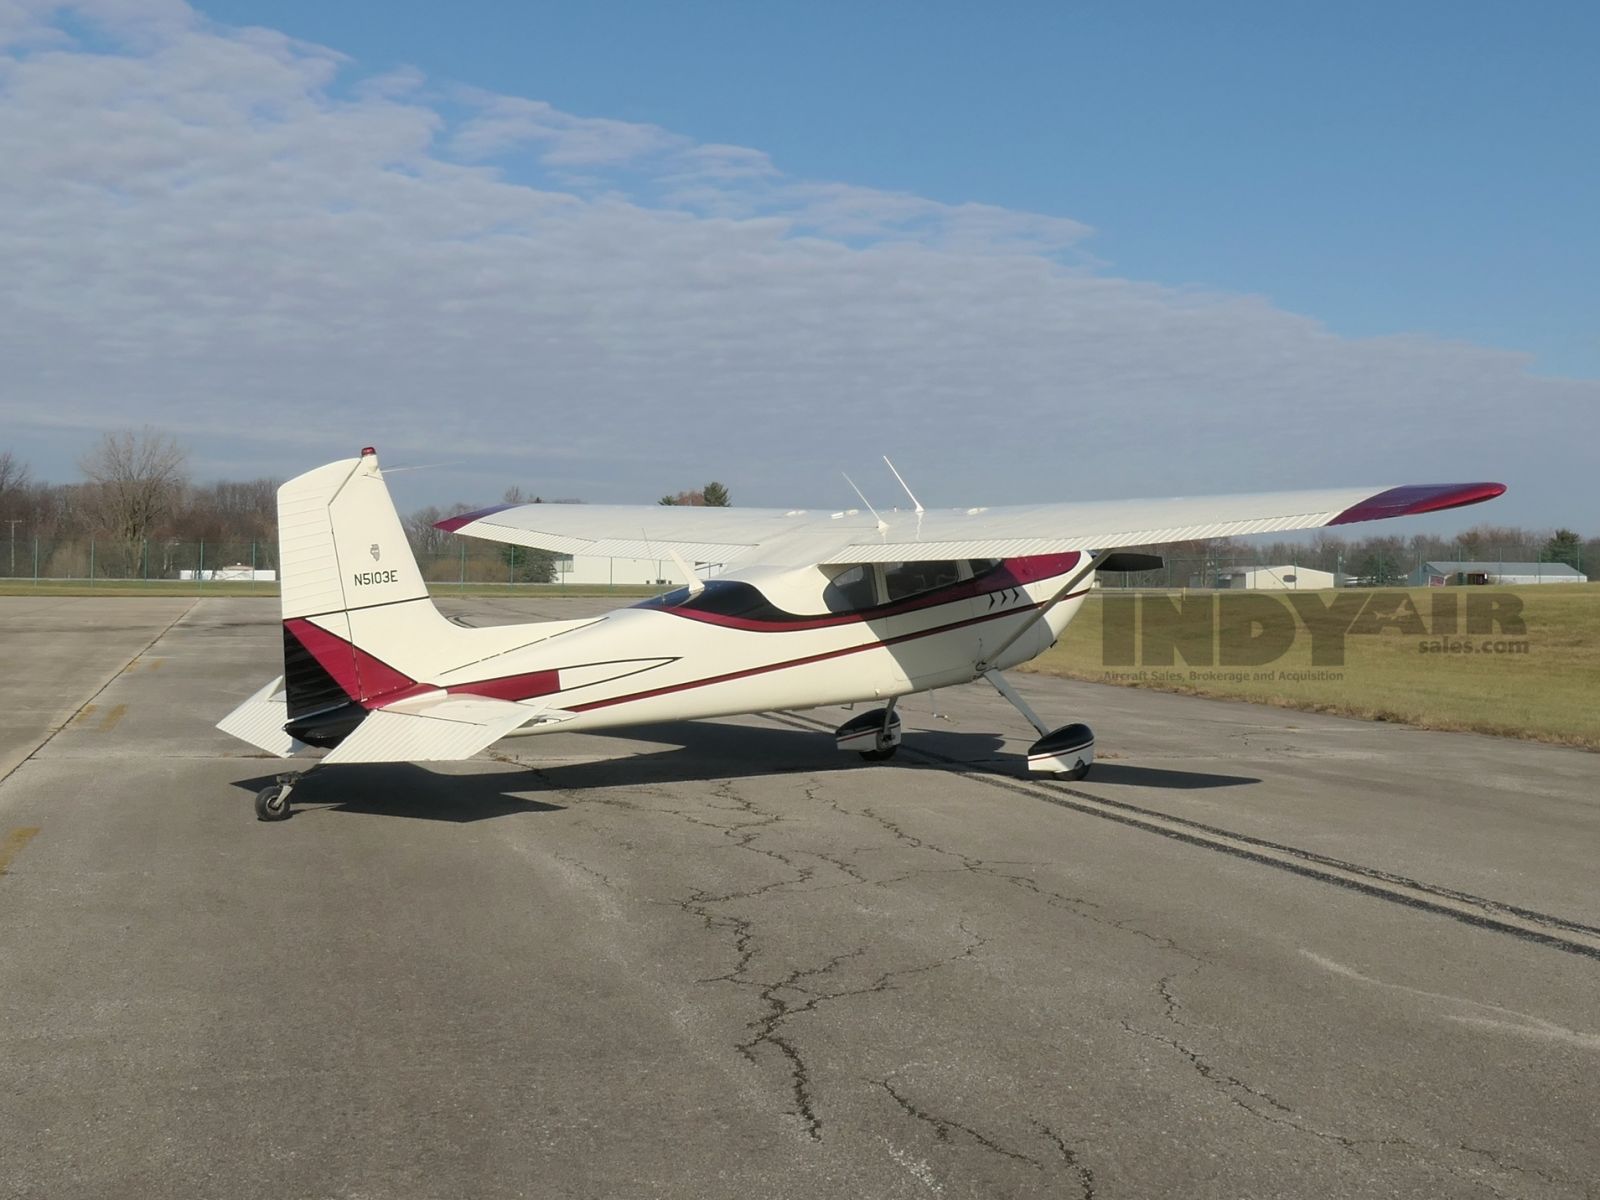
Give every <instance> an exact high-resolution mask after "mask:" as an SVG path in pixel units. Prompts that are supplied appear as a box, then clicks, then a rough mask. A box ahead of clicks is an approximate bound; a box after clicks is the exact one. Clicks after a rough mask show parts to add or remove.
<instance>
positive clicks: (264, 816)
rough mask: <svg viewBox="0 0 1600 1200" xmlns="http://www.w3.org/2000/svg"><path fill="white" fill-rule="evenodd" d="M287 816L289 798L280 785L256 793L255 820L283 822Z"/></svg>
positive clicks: (276, 784)
mask: <svg viewBox="0 0 1600 1200" xmlns="http://www.w3.org/2000/svg"><path fill="white" fill-rule="evenodd" d="M288 816H289V797H288V795H287V793H286V792H285V791H284V787H283V785H282V784H281V783H275V784H273V785H272V786H271V787H264V788H262V789H261V790H260V791H259V792H257V793H256V820H258V821H283V820H287V819H288Z"/></svg>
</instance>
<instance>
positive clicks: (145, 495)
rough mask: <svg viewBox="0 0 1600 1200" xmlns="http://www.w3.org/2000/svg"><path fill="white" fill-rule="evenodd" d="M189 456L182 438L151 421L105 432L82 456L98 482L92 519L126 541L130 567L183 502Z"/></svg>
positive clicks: (91, 478) (82, 465)
mask: <svg viewBox="0 0 1600 1200" xmlns="http://www.w3.org/2000/svg"><path fill="white" fill-rule="evenodd" d="M187 457H188V455H187V453H186V452H185V451H184V449H183V447H182V446H180V445H178V442H177V439H175V438H173V437H172V436H171V435H170V434H165V433H161V432H160V431H159V430H155V429H152V428H150V427H149V426H148V425H147V426H145V427H144V428H143V429H141V430H137V431H136V430H132V429H124V430H119V431H118V432H116V433H108V434H106V435H104V436H103V437H102V438H101V439H100V442H99V444H98V445H97V446H95V447H94V449H92V450H90V451H89V453H87V454H85V455H84V456H83V458H82V459H80V460H79V463H78V465H79V467H80V468H81V469H82V471H83V473H84V475H85V476H86V477H87V478H88V480H89V483H90V484H91V485H92V486H91V487H90V488H89V489H88V490H89V496H88V497H87V498H88V501H89V505H90V515H91V519H92V520H93V521H94V524H95V525H96V526H97V527H98V528H100V529H103V530H105V531H106V532H107V533H109V534H110V535H111V536H112V537H113V538H115V539H116V541H117V542H118V543H119V544H120V547H121V549H122V551H123V552H124V554H125V556H126V558H125V566H126V569H128V570H129V571H130V572H131V571H132V570H133V568H134V566H135V565H136V564H137V563H138V562H139V559H140V555H141V553H142V551H143V548H144V543H145V541H146V540H147V539H148V538H149V537H150V536H151V534H153V533H156V532H158V531H159V527H160V525H161V523H162V522H163V521H166V520H167V519H168V518H170V517H171V516H172V514H173V512H174V511H175V510H176V508H177V506H178V501H179V499H180V498H181V497H182V494H183V490H184V488H185V486H186V484H187V481H186V479H185V477H184V473H183V466H184V461H185V459H186V458H187Z"/></svg>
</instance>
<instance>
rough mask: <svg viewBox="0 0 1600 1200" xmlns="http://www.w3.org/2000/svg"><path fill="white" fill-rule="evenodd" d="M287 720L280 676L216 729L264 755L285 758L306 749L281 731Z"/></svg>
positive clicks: (229, 715)
mask: <svg viewBox="0 0 1600 1200" xmlns="http://www.w3.org/2000/svg"><path fill="white" fill-rule="evenodd" d="M288 719H289V710H288V701H287V697H286V696H285V694H284V691H283V676H282V675H280V676H278V677H277V678H276V679H274V680H273V681H272V682H271V683H269V684H267V685H266V686H265V687H264V688H262V689H261V690H260V691H258V692H257V693H256V694H255V695H253V696H251V697H250V699H248V700H246V701H245V702H244V703H243V704H241V705H239V707H238V708H236V709H234V710H233V711H232V712H231V713H229V714H228V715H227V716H225V717H223V718H222V720H220V721H218V722H217V728H218V729H220V730H222V732H223V733H227V734H232V735H233V736H234V737H236V738H238V739H239V740H240V741H241V742H249V743H250V744H251V745H252V746H259V747H260V748H261V749H263V750H265V751H266V752H267V753H268V754H275V755H277V756H278V757H279V758H288V757H289V756H290V755H291V754H298V753H299V752H300V751H302V750H305V749H306V748H307V747H306V744H305V743H304V742H302V741H300V740H299V739H298V738H294V737H290V736H289V735H288V734H287V733H285V732H284V731H283V726H284V723H285V722H286V721H288Z"/></svg>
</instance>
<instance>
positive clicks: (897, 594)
mask: <svg viewBox="0 0 1600 1200" xmlns="http://www.w3.org/2000/svg"><path fill="white" fill-rule="evenodd" d="M1504 491H1505V487H1504V486H1503V485H1502V484H1498V483H1464V484H1424V485H1412V486H1407V487H1391V488H1346V489H1335V490H1330V491H1308V492H1282V493H1277V494H1263V495H1255V496H1212V497H1206V498H1201V499H1178V500H1110V501H1098V502H1091V503H1074V504H1038V505H1025V506H1021V507H1011V508H967V509H952V510H946V511H926V510H924V509H923V508H922V506H921V505H920V504H917V505H916V507H915V509H914V510H912V511H898V510H897V511H894V512H890V513H886V514H883V515H881V516H880V515H879V514H878V513H876V512H873V511H871V510H870V508H869V510H868V513H867V514H862V513H860V512H859V511H857V510H854V509H852V510H849V511H847V512H842V513H838V512H836V513H828V512H807V511H800V510H797V511H784V510H782V509H754V508H689V507H673V506H661V505H650V506H639V507H631V506H628V507H624V506H612V505H565V504H521V505H510V506H508V505H501V506H499V507H496V508H486V509H484V510H482V511H481V512H475V513H468V514H466V515H464V516H459V517H452V518H450V519H449V520H446V521H441V522H439V528H441V529H446V530H449V531H451V532H455V533H460V534H465V535H467V536H470V537H480V538H488V539H491V540H493V541H498V542H510V543H514V544H517V545H522V546H532V547H537V548H539V549H542V550H549V551H554V552H555V553H558V554H593V555H601V556H609V557H612V558H662V557H671V558H673V559H674V560H675V561H677V562H678V563H679V565H680V568H681V569H683V570H684V572H685V574H686V575H688V576H689V579H690V583H689V585H688V586H687V587H683V588H679V589H678V590H676V591H673V592H668V593H667V594H666V595H663V596H658V597H656V598H655V599H652V600H646V601H644V602H643V603H641V604H636V605H634V606H632V607H630V608H623V609H618V610H617V611H615V612H612V613H608V614H607V615H605V616H602V617H592V618H585V619H582V620H576V621H542V622H537V623H534V624H527V625H506V626H498V627H490V628H481V629H475V628H464V627H461V626H458V625H455V624H453V623H452V622H450V621H448V620H446V619H445V618H444V617H443V616H441V615H440V614H439V611H438V610H437V609H436V608H434V606H433V602H432V601H431V600H430V599H429V598H428V589H427V586H426V585H425V584H424V583H423V580H422V573H421V572H420V571H419V570H418V569H417V564H416V560H415V559H414V558H413V557H412V554H411V550H410V548H409V546H408V545H407V542H406V536H405V532H404V531H403V529H402V528H401V525H400V518H399V516H398V514H397V513H396V512H395V508H394V504H393V502H392V501H391V500H390V499H389V489H388V487H387V485H386V484H385V483H384V481H383V475H382V473H381V472H380V471H379V470H378V458H377V454H376V452H374V451H373V450H372V449H371V448H368V449H365V450H363V451H362V452H361V457H359V458H351V459H345V460H343V461H342V462H336V463H330V464H328V465H327V466H325V467H320V468H318V469H317V470H315V471H310V472H307V473H306V474H304V475H301V476H299V477H298V478H295V479H291V480H290V481H289V482H288V483H286V484H284V485H283V487H282V488H280V489H279V491H278V540H279V559H278V565H279V570H280V578H281V580H282V592H283V664H284V673H283V675H282V676H280V677H279V678H277V679H274V680H273V681H272V682H271V683H268V684H267V685H266V686H265V687H263V688H261V689H260V691H258V692H256V693H255V695H253V696H251V697H250V698H249V699H248V700H246V701H245V702H244V703H243V704H241V705H240V706H239V707H238V708H236V709H235V710H234V711H233V712H232V713H230V714H229V715H228V716H227V717H225V718H224V719H223V720H222V721H220V722H218V726H217V727H218V728H219V729H222V730H224V731H225V732H227V733H230V734H232V735H234V736H235V737H238V738H240V739H242V740H243V741H246V742H249V743H250V744H251V745H254V746H258V747H260V748H261V749H263V750H266V751H268V752H270V753H272V754H275V755H277V756H279V757H281V758H287V757H290V756H291V755H295V754H298V753H300V752H302V751H304V750H305V749H307V748H308V747H313V746H315V747H323V748H326V750H327V753H326V754H325V755H324V756H323V758H322V760H321V762H322V763H374V762H437V761H443V760H448V759H461V758H470V757H471V756H472V755H474V754H476V753H478V752H479V751H480V750H483V749H485V748H486V747H488V746H489V745H491V744H492V743H494V742H496V741H498V740H499V739H501V738H503V737H511V736H521V735H531V734H540V733H547V732H549V731H551V730H555V729H562V730H573V731H576V730H593V729H609V728H615V727H617V726H623V725H636V724H641V723H644V722H653V721H662V720H691V719H695V718H701V717H723V716H732V715H735V714H739V713H754V712H770V711H775V710H783V709H803V708H815V707H818V706H821V705H830V704H850V703H855V702H858V701H874V700H876V701H882V702H883V706H882V707H880V708H875V709H873V710H872V711H870V712H863V713H861V714H860V715H858V716H856V717H855V718H853V719H852V720H850V721H847V722H845V723H844V724H843V725H841V726H840V727H839V729H838V731H837V734H836V737H837V740H838V745H839V747H840V749H843V750H851V751H856V752H858V753H860V754H861V755H862V757H863V758H867V759H885V758H888V757H889V756H890V755H892V754H893V753H894V752H895V749H896V747H897V746H898V745H899V744H900V719H899V717H898V715H897V714H896V713H895V702H896V700H898V699H899V698H900V697H901V696H906V695H910V694H911V693H913V692H921V691H927V690H928V689H930V688H941V687H949V686H950V685H952V684H958V683H967V682H969V681H971V680H974V679H978V678H984V679H987V680H988V681H989V682H990V683H992V684H993V685H994V686H995V687H996V688H997V689H998V690H999V691H1000V693H1001V694H1002V695H1003V696H1005V698H1006V699H1007V700H1009V701H1010V702H1011V703H1012V704H1014V705H1015V706H1016V707H1017V709H1018V710H1019V711H1020V712H1021V713H1022V715H1023V716H1024V717H1025V718H1026V719H1027V720H1028V722H1029V723H1030V724H1031V725H1033V726H1034V728H1036V729H1037V730H1038V731H1039V734H1040V737H1039V740H1038V741H1036V742H1035V743H1034V744H1033V746H1032V748H1031V749H1030V750H1029V752H1028V768H1029V770H1030V771H1032V772H1035V773H1038V774H1042V775H1051V776H1056V777H1061V778H1068V779H1078V778H1082V776H1083V775H1084V774H1085V773H1086V772H1087V771H1088V770H1089V766H1090V764H1091V763H1092V762H1093V761H1094V735H1093V734H1092V733H1091V732H1090V730H1089V727H1088V726H1087V725H1084V724H1081V723H1074V724H1070V725H1065V726H1063V727H1061V728H1059V729H1055V730H1052V729H1050V728H1049V727H1048V726H1047V725H1046V724H1045V723H1044V722H1043V721H1041V720H1040V719H1039V717H1038V716H1037V715H1036V714H1035V713H1034V712H1033V711H1032V710H1031V709H1030V708H1029V707H1028V706H1027V704H1025V703H1024V702H1023V700H1022V698H1021V697H1020V696H1018V695H1017V694H1016V692H1015V691H1013V690H1012V688H1011V686H1010V685H1009V684H1008V683H1007V682H1006V680H1005V679H1004V677H1003V676H1002V675H1001V674H1000V672H1001V671H1002V670H1004V669H1005V668H1007V667H1012V666H1016V665H1017V664H1018V663H1022V662H1026V661H1027V660H1028V659H1030V658H1033V657H1034V656H1035V655H1037V654H1039V653H1041V652H1042V651H1044V650H1045V649H1047V648H1048V647H1049V646H1051V645H1052V644H1053V643H1054V642H1055V640H1056V639H1057V638H1058V637H1060V635H1061V631H1062V630H1063V629H1065V628H1066V625H1067V622H1068V621H1070V620H1072V618H1073V616H1074V615H1075V614H1076V613H1077V611H1078V609H1079V607H1080V606H1081V605H1082V603H1083V597H1084V594H1085V593H1086V592H1087V591H1088V590H1089V588H1090V586H1091V584H1092V582H1093V574H1094V572H1095V571H1117V570H1122V571H1129V570H1145V569H1149V568H1150V567H1153V566H1159V565H1160V561H1161V560H1160V559H1158V558H1153V557H1152V556H1149V555H1141V554H1130V553H1128V552H1127V551H1126V547H1136V546H1148V545H1151V544H1153V543H1157V542H1176V541H1184V540H1189V539H1197V538H1215V537H1228V536H1232V535H1239V534H1251V533H1267V532H1271V531H1273V530H1288V529H1315V528H1319V527H1321V526H1326V525H1346V524H1350V523H1352V522H1356V521H1375V520H1380V519H1383V518H1386V517H1400V516H1409V515H1411V514H1415V513H1427V512H1435V511H1438V510H1440V509H1447V508H1457V507H1460V506H1462V505H1466V504H1476V503H1478V502H1480V501H1483V500H1489V499H1492V498H1494V497H1495V496H1498V495H1500V494H1501V493H1502V492H1504ZM907 493H908V495H909V494H910V493H909V489H907ZM912 502H913V503H914V504H915V503H916V498H915V497H914V496H912ZM695 561H698V562H701V563H714V564H719V565H720V566H721V567H722V568H723V570H722V572H721V573H720V574H718V575H717V576H716V577H715V578H712V579H708V580H701V579H700V578H699V577H698V576H697V575H696V574H695V572H694V571H693V570H691V569H689V568H688V567H687V566H686V563H688V562H695ZM302 774H303V773H289V774H284V775H280V776H279V777H278V780H277V782H276V783H275V784H273V785H272V786H270V787H267V788H265V789H264V790H263V791H262V792H261V793H260V795H259V796H257V798H256V814H257V816H259V817H260V818H261V819H262V820H264V821H276V820H282V819H283V818H284V817H287V816H288V815H289V811H290V810H289V795H290V792H291V790H292V789H293V787H294V786H295V784H296V783H297V782H298V780H299V779H300V778H301V775H302Z"/></svg>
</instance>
